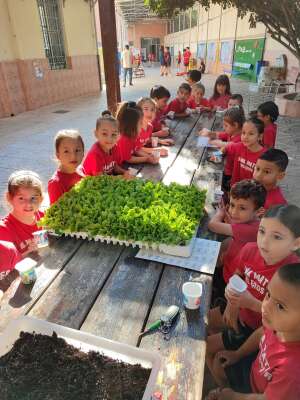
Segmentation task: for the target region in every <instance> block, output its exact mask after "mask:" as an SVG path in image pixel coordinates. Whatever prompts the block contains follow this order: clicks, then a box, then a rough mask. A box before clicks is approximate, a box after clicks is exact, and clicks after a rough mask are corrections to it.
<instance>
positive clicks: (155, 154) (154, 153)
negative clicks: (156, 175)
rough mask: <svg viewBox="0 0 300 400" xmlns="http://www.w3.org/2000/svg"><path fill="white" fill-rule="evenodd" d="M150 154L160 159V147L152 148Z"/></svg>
mask: <svg viewBox="0 0 300 400" xmlns="http://www.w3.org/2000/svg"><path fill="white" fill-rule="evenodd" d="M152 154H153V157H154V158H156V159H157V160H159V159H160V149H157V150H154V151H153V153H152Z"/></svg>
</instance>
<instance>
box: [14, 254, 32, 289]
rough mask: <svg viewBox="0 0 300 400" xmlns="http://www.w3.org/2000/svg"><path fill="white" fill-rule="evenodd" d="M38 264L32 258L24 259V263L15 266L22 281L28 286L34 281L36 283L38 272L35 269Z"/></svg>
mask: <svg viewBox="0 0 300 400" xmlns="http://www.w3.org/2000/svg"><path fill="white" fill-rule="evenodd" d="M36 265H37V262H36V261H34V260H33V259H32V258H29V257H27V258H24V259H23V260H22V261H20V262H18V263H17V264H16V266H15V269H16V270H17V271H18V272H19V274H20V277H21V281H22V282H23V283H24V284H25V285H28V284H30V283H32V282H34V281H36V278H37V277H36V271H35V267H36Z"/></svg>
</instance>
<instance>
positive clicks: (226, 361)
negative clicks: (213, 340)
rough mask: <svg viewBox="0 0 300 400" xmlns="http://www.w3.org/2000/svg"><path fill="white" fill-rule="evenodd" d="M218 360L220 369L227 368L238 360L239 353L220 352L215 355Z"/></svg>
mask: <svg viewBox="0 0 300 400" xmlns="http://www.w3.org/2000/svg"><path fill="white" fill-rule="evenodd" d="M217 357H218V360H219V362H220V364H221V365H222V367H224V368H225V367H229V365H233V364H235V363H237V362H238V361H239V360H240V356H239V353H238V352H237V351H229V350H222V351H219V352H218V353H217Z"/></svg>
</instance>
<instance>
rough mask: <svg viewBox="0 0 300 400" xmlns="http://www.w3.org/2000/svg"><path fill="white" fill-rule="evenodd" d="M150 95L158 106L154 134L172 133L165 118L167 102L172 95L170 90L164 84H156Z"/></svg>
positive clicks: (160, 135) (164, 135) (162, 135)
mask: <svg viewBox="0 0 300 400" xmlns="http://www.w3.org/2000/svg"><path fill="white" fill-rule="evenodd" d="M150 97H151V99H152V100H153V101H154V103H155V106H156V114H155V117H154V119H153V121H152V125H153V136H157V137H167V136H169V134H170V131H169V129H168V127H167V126H166V124H165V122H164V120H165V118H166V115H165V114H166V109H167V103H168V101H169V99H170V97H171V94H170V92H169V91H168V89H166V88H165V87H164V86H161V85H157V86H154V87H153V88H152V89H151V91H150Z"/></svg>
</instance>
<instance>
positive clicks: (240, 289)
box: [227, 274, 247, 294]
mask: <svg viewBox="0 0 300 400" xmlns="http://www.w3.org/2000/svg"><path fill="white" fill-rule="evenodd" d="M227 287H228V289H230V290H232V291H234V292H235V293H237V294H242V293H244V292H245V291H246V290H247V283H246V282H245V281H244V280H243V279H242V278H241V277H240V276H239V275H237V274H234V275H232V277H231V278H230V279H229V282H228V284H227Z"/></svg>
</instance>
